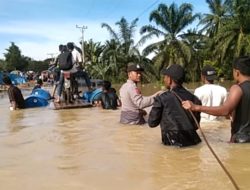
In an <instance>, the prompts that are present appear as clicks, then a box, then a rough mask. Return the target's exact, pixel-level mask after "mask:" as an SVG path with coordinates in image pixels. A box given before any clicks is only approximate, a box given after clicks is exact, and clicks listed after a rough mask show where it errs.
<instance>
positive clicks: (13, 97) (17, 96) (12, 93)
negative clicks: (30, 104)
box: [3, 76, 24, 110]
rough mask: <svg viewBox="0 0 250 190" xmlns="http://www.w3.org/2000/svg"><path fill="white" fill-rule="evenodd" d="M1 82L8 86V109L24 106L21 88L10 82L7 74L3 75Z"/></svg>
mask: <svg viewBox="0 0 250 190" xmlns="http://www.w3.org/2000/svg"><path fill="white" fill-rule="evenodd" d="M3 82H4V84H5V85H6V86H7V88H8V96H9V100H10V104H11V106H10V110H16V109H22V108H24V98H23V95H22V92H21V90H20V89H19V88H17V87H16V86H14V85H13V84H12V82H11V79H10V77H8V76H4V77H3Z"/></svg>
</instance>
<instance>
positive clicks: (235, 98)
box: [183, 85, 242, 116]
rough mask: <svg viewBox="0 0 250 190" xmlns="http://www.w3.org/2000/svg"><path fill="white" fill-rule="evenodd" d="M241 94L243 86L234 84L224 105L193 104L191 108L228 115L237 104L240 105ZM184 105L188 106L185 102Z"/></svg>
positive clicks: (213, 113)
mask: <svg viewBox="0 0 250 190" xmlns="http://www.w3.org/2000/svg"><path fill="white" fill-rule="evenodd" d="M241 96H242V90H241V88H240V87H239V86H238V85H233V86H232V87H231V88H230V91H229V96H228V98H227V100H226V101H225V103H224V104H223V105H222V106H215V107H209V106H200V105H194V104H193V105H191V106H190V107H189V108H190V109H191V110H193V111H199V112H204V113H207V114H210V115H215V116H228V115H229V114H231V113H232V112H233V111H234V110H235V108H236V106H237V105H238V103H239V101H240V99H241ZM183 107H184V108H188V107H186V106H185V103H183Z"/></svg>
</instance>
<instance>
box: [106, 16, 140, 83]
mask: <svg viewBox="0 0 250 190" xmlns="http://www.w3.org/2000/svg"><path fill="white" fill-rule="evenodd" d="M137 22H138V19H137V18H136V19H134V20H133V21H132V22H131V23H128V21H127V20H126V19H125V18H124V17H122V18H121V20H120V21H118V22H116V23H115V25H117V26H118V29H119V30H118V31H117V32H116V31H115V30H114V29H113V28H112V27H111V26H110V25H108V24H106V23H102V27H103V28H106V29H107V30H108V31H109V33H110V35H111V40H109V41H106V44H105V49H104V52H103V57H104V58H105V59H108V61H109V62H110V64H111V65H112V66H111V68H112V74H113V75H114V76H116V77H117V78H118V80H120V79H122V78H123V79H124V77H125V76H126V75H124V73H121V72H120V71H126V66H127V63H128V62H131V61H133V62H137V63H142V62H141V61H143V58H142V57H141V54H140V52H139V50H138V46H137V44H135V42H134V34H135V31H136V26H137Z"/></svg>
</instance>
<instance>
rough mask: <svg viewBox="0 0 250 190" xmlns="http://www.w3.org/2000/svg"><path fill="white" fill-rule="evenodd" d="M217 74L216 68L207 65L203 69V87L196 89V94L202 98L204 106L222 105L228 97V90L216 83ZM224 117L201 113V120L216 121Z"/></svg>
mask: <svg viewBox="0 0 250 190" xmlns="http://www.w3.org/2000/svg"><path fill="white" fill-rule="evenodd" d="M216 78H217V75H216V71H215V69H214V68H213V67H212V66H210V65H206V66H204V67H203V69H202V70H201V81H202V82H203V83H204V85H202V86H201V87H199V88H197V89H195V91H194V94H195V95H196V96H197V97H198V98H199V99H200V100H201V103H202V105H204V106H220V105H222V104H223V103H224V102H225V101H226V98H227V90H226V89H225V88H224V87H222V86H220V85H217V84H214V80H216ZM220 119H222V117H219V116H213V115H209V114H206V113H201V121H202V122H206V121H216V120H220Z"/></svg>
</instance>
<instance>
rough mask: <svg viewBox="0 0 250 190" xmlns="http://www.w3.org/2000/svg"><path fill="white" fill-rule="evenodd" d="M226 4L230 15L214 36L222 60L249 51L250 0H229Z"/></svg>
mask: <svg viewBox="0 0 250 190" xmlns="http://www.w3.org/2000/svg"><path fill="white" fill-rule="evenodd" d="M228 5H229V10H230V16H229V17H228V18H227V19H226V20H225V22H224V23H223V26H222V27H221V28H220V30H219V31H218V33H217V35H216V36H215V43H216V45H217V46H216V52H217V53H219V54H220V58H221V60H222V61H225V60H226V58H227V57H230V58H234V57H237V56H240V55H246V54H249V53H250V25H249V23H250V1H249V0H231V1H230V2H229V3H228ZM232 56H233V57H232Z"/></svg>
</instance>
